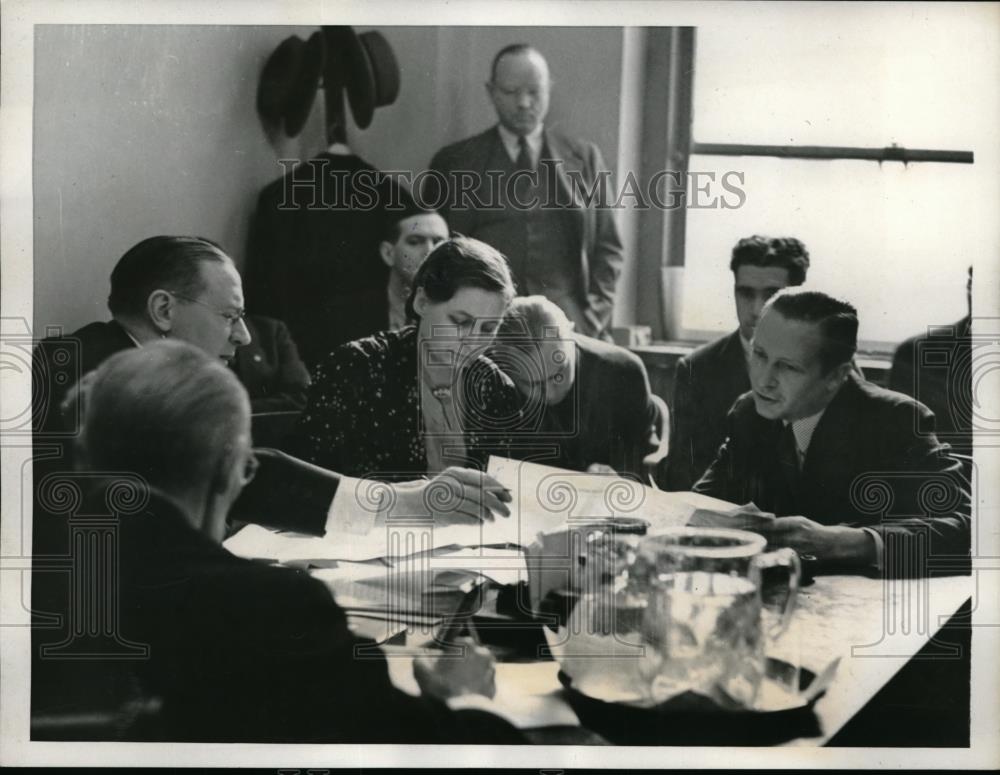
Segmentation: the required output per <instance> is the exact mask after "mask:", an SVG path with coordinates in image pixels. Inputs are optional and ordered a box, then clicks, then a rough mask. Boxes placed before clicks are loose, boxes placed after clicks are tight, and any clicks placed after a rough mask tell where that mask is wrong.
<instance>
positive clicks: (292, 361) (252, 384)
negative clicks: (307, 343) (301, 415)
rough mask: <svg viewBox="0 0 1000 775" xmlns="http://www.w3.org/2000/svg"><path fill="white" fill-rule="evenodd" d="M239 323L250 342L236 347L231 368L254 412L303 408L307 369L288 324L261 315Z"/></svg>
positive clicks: (307, 381)
mask: <svg viewBox="0 0 1000 775" xmlns="http://www.w3.org/2000/svg"><path fill="white" fill-rule="evenodd" d="M243 322H244V323H245V324H246V327H247V331H249V333H250V342H249V343H248V344H245V345H242V346H241V347H237V348H236V355H235V356H234V357H233V361H232V368H233V371H235V372H236V376H237V377H239V378H240V382H242V383H243V387H245V388H246V390H247V393H249V395H250V408H251V409H252V410H253V412H254V414H257V413H260V412H292V411H296V410H297V411H301V410H302V409H304V408H305V406H306V395H307V394H308V392H309V382H310V380H309V372H308V370H307V369H306V367H305V364H304V363H302V360H301V359H300V358H299V350H298V348H297V347H296V346H295V341H294V340H293V339H292V335H291V332H289V330H288V326H286V325H285V324H284V323H282V322H281V321H280V320H275V319H274V318H269V317H265V316H264V315H247V316H246V317H245V318H244V320H243Z"/></svg>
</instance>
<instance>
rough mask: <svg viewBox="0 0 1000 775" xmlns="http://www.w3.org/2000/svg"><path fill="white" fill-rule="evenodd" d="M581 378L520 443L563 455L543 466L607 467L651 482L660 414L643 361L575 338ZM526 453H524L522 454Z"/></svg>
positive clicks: (603, 344)
mask: <svg viewBox="0 0 1000 775" xmlns="http://www.w3.org/2000/svg"><path fill="white" fill-rule="evenodd" d="M573 340H574V341H575V343H576V351H577V358H578V360H577V366H576V379H575V382H574V384H573V388H572V389H571V390H570V392H569V394H568V395H567V396H566V398H564V399H563V400H562V401H561V402H560V403H559V404H557V405H555V406H547V407H545V410H544V412H543V415H542V423H541V427H540V428H539V430H538V432H537V434H533V435H531V436H523V437H521V438H519V439H518V443H519V445H522V446H523V445H524V444H526V443H528V442H530V443H531V444H539V445H540V446H541V445H551V446H553V447H555V448H557V449H558V452H557V457H556V458H554V459H552V458H549V459H540V460H539V462H543V463H548V464H551V465H557V466H560V467H562V468H568V469H570V470H572V471H586V470H587V466H589V465H590V464H591V463H604V464H605V465H609V466H611V467H612V468H613V469H615V470H616V471H618V472H619V473H622V474H631V475H633V476H635V477H636V478H637V479H639V480H640V481H645V478H644V474H645V470H644V467H643V458H645V457H646V455H648V454H650V453H651V452H655V451H656V446H657V444H656V441H655V434H656V427H655V424H656V421H657V410H656V405H655V404H654V403H653V400H652V396H651V393H650V389H649V378H648V377H647V375H646V367H645V366H643V364H642V361H641V360H639V358H638V357H637V356H636V355H634V354H633V353H631V352H629V351H628V350H626V349H624V348H622V347H618V346H616V345H613V344H608V343H606V342H601V341H598V340H596V339H592V338H590V337H588V336H581V335H579V334H573ZM522 454H523V450H522Z"/></svg>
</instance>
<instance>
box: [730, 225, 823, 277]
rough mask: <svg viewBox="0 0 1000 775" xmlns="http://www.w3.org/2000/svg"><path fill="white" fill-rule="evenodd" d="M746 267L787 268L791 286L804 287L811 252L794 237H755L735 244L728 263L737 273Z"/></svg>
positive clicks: (756, 235)
mask: <svg viewBox="0 0 1000 775" xmlns="http://www.w3.org/2000/svg"><path fill="white" fill-rule="evenodd" d="M746 265H750V266H774V267H778V268H780V269H787V270H788V282H789V284H790V285H802V283H804V282H805V281H806V272H807V271H808V270H809V252H808V251H807V250H806V246H805V245H803V244H802V243H801V242H800V241H799V240H797V239H795V238H794V237H762V236H760V235H759V234H755V235H754V236H752V237H745V238H744V239H741V240H740V241H739V242H737V243H736V247H734V248H733V256H732V259H731V260H730V262H729V268H730V269H732V270H733V272H734V273H735V272H736V270H737V269H739V268H740V267H741V266H746Z"/></svg>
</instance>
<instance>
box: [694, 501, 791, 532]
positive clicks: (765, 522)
mask: <svg viewBox="0 0 1000 775" xmlns="http://www.w3.org/2000/svg"><path fill="white" fill-rule="evenodd" d="M773 523H774V514H771V513H769V512H766V511H761V510H760V509H758V508H757V507H756V506H755V505H754V504H753V503H748V504H747V505H745V506H736V507H735V508H732V509H729V510H727V511H723V510H719V509H704V508H702V509H695V511H694V513H693V514H692V515H691V518H690V519H689V520H688V523H687V524H688V527H728V528H732V529H735V530H750V531H753V532H760V531H762V530H766V529H767V528H768V527H770V526H771V525H772V524H773Z"/></svg>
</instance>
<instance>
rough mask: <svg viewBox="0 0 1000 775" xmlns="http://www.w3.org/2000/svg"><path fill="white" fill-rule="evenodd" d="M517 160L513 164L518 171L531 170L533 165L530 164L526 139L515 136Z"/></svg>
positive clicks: (529, 153)
mask: <svg viewBox="0 0 1000 775" xmlns="http://www.w3.org/2000/svg"><path fill="white" fill-rule="evenodd" d="M517 148H518V151H517V160H516V161H515V162H514V164H515V165H516V166H517V168H518V169H519V170H533V169H534V168H535V165H534V164H532V163H531V152H530V151H529V150H528V139H527V138H526V137H525V136H524V135H518V136H517Z"/></svg>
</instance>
